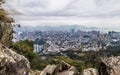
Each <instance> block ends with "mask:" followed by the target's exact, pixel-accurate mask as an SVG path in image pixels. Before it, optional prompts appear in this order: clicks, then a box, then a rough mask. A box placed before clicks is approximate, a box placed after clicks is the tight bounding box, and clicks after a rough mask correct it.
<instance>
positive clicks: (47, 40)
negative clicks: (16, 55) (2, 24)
mask: <svg viewBox="0 0 120 75" xmlns="http://www.w3.org/2000/svg"><path fill="white" fill-rule="evenodd" d="M15 35H16V36H17V37H19V38H18V39H14V40H16V41H19V40H24V39H29V40H33V41H34V51H35V52H38V53H39V52H40V53H44V54H49V53H53V54H55V53H59V52H61V51H66V50H74V51H81V52H85V51H100V50H104V49H106V48H107V47H108V46H114V45H116V44H119V41H120V33H119V32H114V31H111V32H108V33H101V32H100V31H80V30H77V31H75V30H74V29H71V30H70V31H34V32H21V33H19V34H15Z"/></svg>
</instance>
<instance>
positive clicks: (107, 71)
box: [99, 56, 120, 75]
mask: <svg viewBox="0 0 120 75" xmlns="http://www.w3.org/2000/svg"><path fill="white" fill-rule="evenodd" d="M99 73H100V75H120V56H117V57H113V56H112V57H105V58H101V63H100V67H99Z"/></svg>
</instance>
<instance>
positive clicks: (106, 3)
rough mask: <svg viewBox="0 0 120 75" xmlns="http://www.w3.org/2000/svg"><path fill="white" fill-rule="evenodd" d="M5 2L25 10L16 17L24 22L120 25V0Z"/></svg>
mask: <svg viewBox="0 0 120 75" xmlns="http://www.w3.org/2000/svg"><path fill="white" fill-rule="evenodd" d="M6 5H7V7H9V8H10V7H11V8H12V9H15V10H16V11H18V12H20V13H22V15H19V16H17V17H15V19H16V22H19V23H21V24H23V25H48V24H49V25H60V24H84V25H86V26H96V27H100V26H102V27H104V26H106V27H109V28H111V27H114V28H115V25H116V26H117V27H116V28H117V29H118V27H120V0H14V2H12V3H11V2H9V1H8V2H7V3H6Z"/></svg>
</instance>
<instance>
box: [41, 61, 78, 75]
mask: <svg viewBox="0 0 120 75" xmlns="http://www.w3.org/2000/svg"><path fill="white" fill-rule="evenodd" d="M40 75H79V72H78V71H77V69H76V68H75V67H74V66H71V65H69V64H68V63H65V62H64V61H62V62H61V63H60V64H59V65H47V66H46V68H45V69H44V70H43V71H41V73H40Z"/></svg>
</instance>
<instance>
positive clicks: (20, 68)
mask: <svg viewBox="0 0 120 75" xmlns="http://www.w3.org/2000/svg"><path fill="white" fill-rule="evenodd" d="M29 71H30V66H29V61H28V60H27V59H26V58H25V57H24V56H22V55H19V54H17V53H16V52H14V51H12V50H11V49H8V48H7V47H5V46H3V45H2V44H1V43H0V75H30V74H29Z"/></svg>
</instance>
